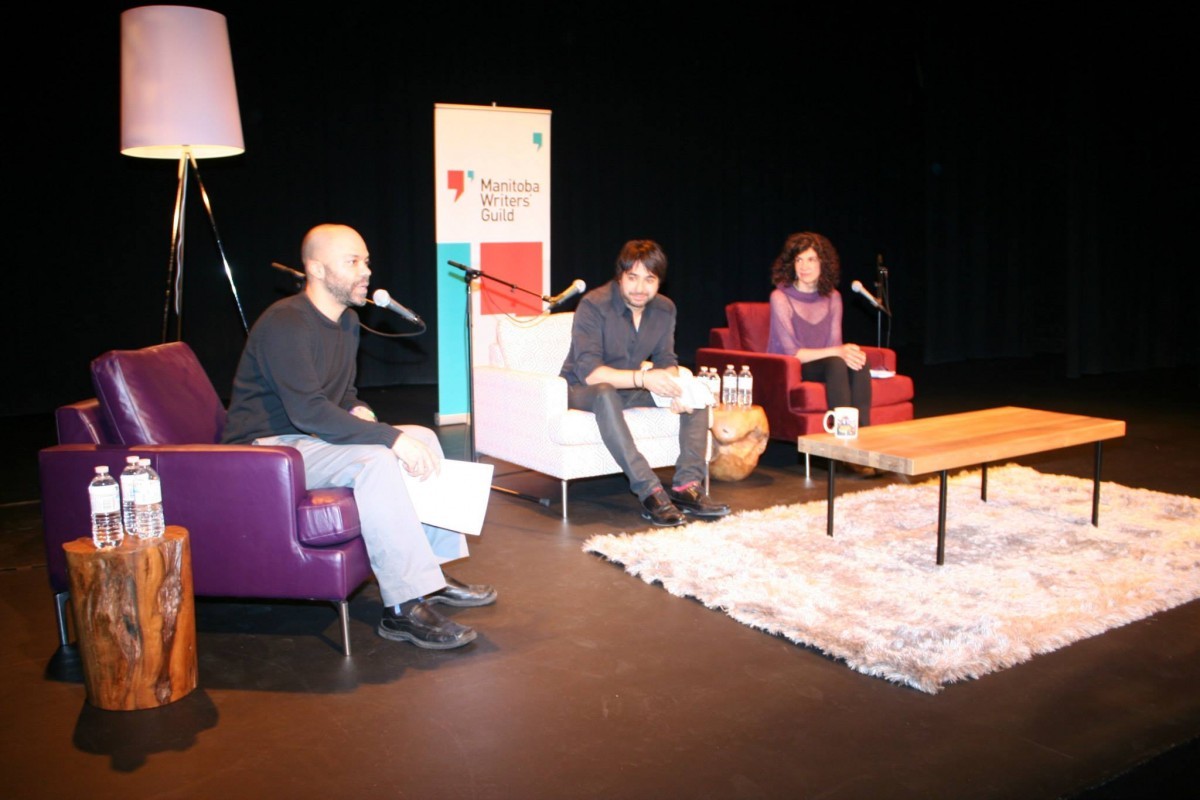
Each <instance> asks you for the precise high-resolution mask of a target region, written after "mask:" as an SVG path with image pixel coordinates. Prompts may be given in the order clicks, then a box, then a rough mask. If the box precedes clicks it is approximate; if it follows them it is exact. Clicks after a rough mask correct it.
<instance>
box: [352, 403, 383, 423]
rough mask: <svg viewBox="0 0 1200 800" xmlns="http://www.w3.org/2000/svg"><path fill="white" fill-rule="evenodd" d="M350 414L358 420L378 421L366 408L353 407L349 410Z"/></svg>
mask: <svg viewBox="0 0 1200 800" xmlns="http://www.w3.org/2000/svg"><path fill="white" fill-rule="evenodd" d="M350 413H351V414H352V415H353V416H356V417H358V418H359V419H365V420H366V421H367V422H378V421H379V419H378V418H377V417H376V416H375V412H374V411H372V410H371V409H369V408H367V407H366V406H355V407H354V408H352V409H350Z"/></svg>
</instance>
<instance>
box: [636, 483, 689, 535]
mask: <svg viewBox="0 0 1200 800" xmlns="http://www.w3.org/2000/svg"><path fill="white" fill-rule="evenodd" d="M642 505H643V506H645V508H646V510H645V511H643V512H642V517H643V518H644V519H648V520H650V521H651V522H653V523H654V524H655V525H658V526H659V527H660V528H673V527H675V526H676V525H682V524H684V523H685V522H687V520H686V519H684V517H683V512H682V511H680V510H679V509H678V508H676V507H675V504H674V503H672V502H671V501H670V500H668V499H667V493H666V492H665V491H663V488H662V487H661V486H660V487H659V488H657V489H655V490H654V491H653V492H651V493H650V495H649V496H648V497H647V498H646V499H645V500H643V501H642Z"/></svg>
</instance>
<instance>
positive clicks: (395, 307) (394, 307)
mask: <svg viewBox="0 0 1200 800" xmlns="http://www.w3.org/2000/svg"><path fill="white" fill-rule="evenodd" d="M371 302H373V303H374V304H375V305H377V306H379V307H380V308H386V309H387V310H388V311H392V312H395V313H397V314H399V315H400V316H402V317H404V318H405V319H406V320H408V321H409V322H411V323H413V324H414V325H424V324H425V323H424V321H422V319H421V318H420V317H418V316H417V315H416V312H414V311H413V310H412V309H410V308H405V307H404V306H402V305H400V304H399V303H397V302H396V301H395V300H393V299H392V296H391V295H390V294H388V292H387V289H376V290H375V294H374V295H372V297H371Z"/></svg>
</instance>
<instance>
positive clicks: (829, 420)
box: [825, 406, 858, 439]
mask: <svg viewBox="0 0 1200 800" xmlns="http://www.w3.org/2000/svg"><path fill="white" fill-rule="evenodd" d="M825 432H826V433H832V434H833V435H834V436H836V437H837V438H839V439H855V438H857V437H858V409H857V408H854V407H853V406H838V407H837V408H834V409H830V410H829V411H826V412H825Z"/></svg>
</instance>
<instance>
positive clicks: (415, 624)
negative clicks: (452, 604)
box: [376, 601, 475, 650]
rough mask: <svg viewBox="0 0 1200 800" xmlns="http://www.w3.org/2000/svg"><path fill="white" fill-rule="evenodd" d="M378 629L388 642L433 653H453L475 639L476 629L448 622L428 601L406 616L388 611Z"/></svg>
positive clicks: (390, 609) (392, 609) (393, 610)
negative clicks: (406, 644)
mask: <svg viewBox="0 0 1200 800" xmlns="http://www.w3.org/2000/svg"><path fill="white" fill-rule="evenodd" d="M376 630H377V631H378V632H379V635H380V636H382V637H383V638H385V639H391V640H392V641H396V642H412V643H413V644H415V645H416V646H417V647H424V648H426V649H429V650H453V649H454V648H456V647H462V646H463V645H464V644H467V643H468V642H470V641H472V640H473V639H474V638H475V630H474V629H473V628H468V627H467V626H466V625H459V624H458V623H457V622H454V621H453V620H449V619H446V618H445V617H443V616H442V615H441V614H439V613H438V612H436V611H434V610H433V608H431V607H430V605H429V603H427V602H425V601H421V602H419V603H414V604H413V605H412V607H411V608H409V610H408V611H407V612H405V613H398V612H397V611H396V609H394V608H392V607H390V606H389V607H387V608H384V609H383V618H382V619H380V620H379V627H378V628H376Z"/></svg>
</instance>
